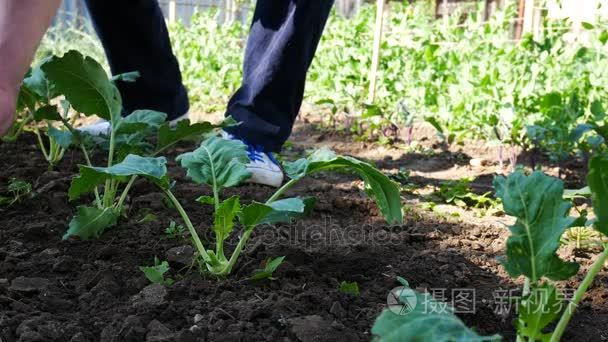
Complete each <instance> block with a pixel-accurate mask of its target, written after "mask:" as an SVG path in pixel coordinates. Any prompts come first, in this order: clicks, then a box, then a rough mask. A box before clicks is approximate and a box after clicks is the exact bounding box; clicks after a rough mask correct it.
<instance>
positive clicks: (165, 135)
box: [156, 120, 215, 151]
mask: <svg viewBox="0 0 608 342" xmlns="http://www.w3.org/2000/svg"><path fill="white" fill-rule="evenodd" d="M214 128H215V126H213V125H212V124H211V123H209V122H200V123H195V124H190V120H182V121H179V122H178V123H177V124H176V125H175V126H172V125H171V124H170V123H169V122H167V123H165V124H163V125H162V126H160V128H159V130H158V139H157V142H156V150H157V151H161V150H164V149H166V148H167V147H169V146H171V145H173V144H175V143H177V142H178V141H181V140H186V139H192V138H199V137H200V136H201V135H203V134H205V133H209V132H211V131H213V129H214Z"/></svg>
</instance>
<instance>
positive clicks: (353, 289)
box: [338, 281, 360, 296]
mask: <svg viewBox="0 0 608 342" xmlns="http://www.w3.org/2000/svg"><path fill="white" fill-rule="evenodd" d="M338 291H340V292H342V293H345V294H349V295H353V296H359V295H360V293H359V284H357V282H356V281H343V282H341V283H340V286H339V287H338Z"/></svg>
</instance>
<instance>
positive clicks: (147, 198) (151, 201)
mask: <svg viewBox="0 0 608 342" xmlns="http://www.w3.org/2000/svg"><path fill="white" fill-rule="evenodd" d="M133 206H134V207H135V206H137V207H140V208H150V209H152V210H161V209H163V208H164V207H165V203H164V196H163V195H162V194H160V193H156V192H154V193H151V194H147V195H143V196H139V197H136V198H134V199H133Z"/></svg>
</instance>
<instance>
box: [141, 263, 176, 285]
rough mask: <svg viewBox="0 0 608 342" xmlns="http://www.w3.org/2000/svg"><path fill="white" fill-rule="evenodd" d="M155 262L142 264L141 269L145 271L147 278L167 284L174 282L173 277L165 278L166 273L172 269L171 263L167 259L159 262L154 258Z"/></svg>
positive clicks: (153, 281) (155, 282)
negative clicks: (152, 264) (151, 264)
mask: <svg viewBox="0 0 608 342" xmlns="http://www.w3.org/2000/svg"><path fill="white" fill-rule="evenodd" d="M154 263H155V265H154V266H140V267H139V270H140V271H142V272H144V275H145V276H146V278H148V280H149V281H150V282H152V283H154V284H161V285H167V286H170V285H171V284H173V279H171V278H165V273H167V272H169V270H170V267H169V263H168V262H167V261H163V262H159V261H158V259H157V258H154Z"/></svg>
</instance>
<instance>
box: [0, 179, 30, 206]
mask: <svg viewBox="0 0 608 342" xmlns="http://www.w3.org/2000/svg"><path fill="white" fill-rule="evenodd" d="M7 191H8V192H9V193H10V194H11V196H10V197H6V196H0V204H2V205H13V204H15V203H17V202H21V201H22V200H23V199H25V198H28V197H31V196H32V184H30V183H29V182H26V181H24V180H21V179H17V178H11V179H10V180H9V181H8V187H7Z"/></svg>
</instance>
